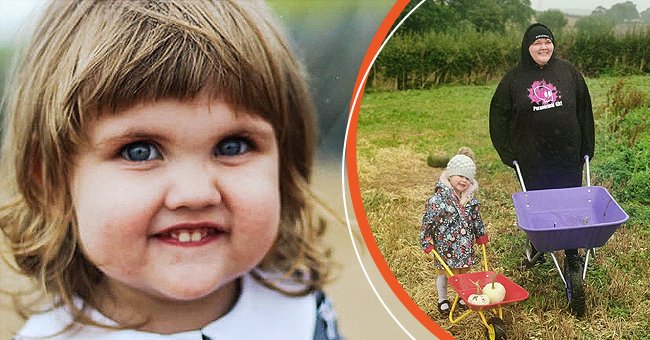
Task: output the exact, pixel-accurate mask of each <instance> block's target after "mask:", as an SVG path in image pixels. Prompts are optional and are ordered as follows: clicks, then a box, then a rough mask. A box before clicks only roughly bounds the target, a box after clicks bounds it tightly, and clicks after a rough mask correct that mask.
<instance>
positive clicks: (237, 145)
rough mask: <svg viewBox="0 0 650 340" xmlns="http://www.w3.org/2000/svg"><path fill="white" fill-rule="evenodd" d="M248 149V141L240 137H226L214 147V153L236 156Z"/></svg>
mask: <svg viewBox="0 0 650 340" xmlns="http://www.w3.org/2000/svg"><path fill="white" fill-rule="evenodd" d="M249 150H250V143H249V142H248V141H247V140H246V139H244V138H240V137H232V138H227V139H225V140H223V141H221V142H219V144H217V146H216V147H215V150H214V154H215V155H216V156H237V155H241V154H244V153H246V152H248V151H249Z"/></svg>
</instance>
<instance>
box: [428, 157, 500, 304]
mask: <svg viewBox="0 0 650 340" xmlns="http://www.w3.org/2000/svg"><path fill="white" fill-rule="evenodd" d="M458 153H459V154H457V155H456V156H454V157H452V158H451V159H450V160H449V163H448V164H447V168H446V170H445V171H443V172H442V174H441V175H440V180H439V181H438V183H437V184H436V189H435V193H434V194H433V196H431V198H429V200H428V201H427V204H426V206H425V212H424V216H423V217H422V228H421V229H420V243H421V246H422V249H423V250H424V251H425V252H426V253H429V252H431V250H432V249H434V248H435V250H436V252H438V254H439V255H440V256H441V257H442V258H443V259H444V261H445V262H446V264H447V265H448V266H449V267H450V269H451V271H452V272H453V273H454V275H456V274H464V273H467V272H468V271H469V269H470V266H472V265H474V264H475V263H476V259H475V256H474V247H473V246H474V243H475V242H476V243H477V244H485V243H486V242H487V241H488V238H487V234H486V233H485V227H484V225H483V221H482V220H481V214H480V212H479V202H478V200H477V199H476V197H474V194H475V193H476V191H477V190H478V182H477V181H476V179H475V178H474V177H475V175H476V166H475V165H474V161H473V155H474V152H473V151H472V150H471V149H470V148H467V147H462V148H460V149H459V151H458ZM468 155H469V156H468ZM436 274H437V278H436V288H437V290H438V311H439V312H440V313H441V315H442V316H443V317H447V316H448V315H449V311H450V309H451V304H450V302H449V300H448V299H447V275H446V274H447V273H446V271H445V270H444V269H443V267H442V265H441V264H440V263H438V262H437V261H436ZM461 303H462V300H461Z"/></svg>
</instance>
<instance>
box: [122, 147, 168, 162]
mask: <svg viewBox="0 0 650 340" xmlns="http://www.w3.org/2000/svg"><path fill="white" fill-rule="evenodd" d="M120 156H122V157H123V158H125V159H126V160H129V161H133V162H143V161H150V160H154V159H158V158H160V151H158V149H157V148H156V146H155V145H153V144H152V143H149V142H135V143H131V144H128V145H126V146H125V147H124V148H122V150H120Z"/></svg>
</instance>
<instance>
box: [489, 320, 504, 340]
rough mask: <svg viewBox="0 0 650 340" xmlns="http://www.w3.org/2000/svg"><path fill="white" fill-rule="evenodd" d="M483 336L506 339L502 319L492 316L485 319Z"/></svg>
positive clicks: (491, 338)
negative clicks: (485, 326)
mask: <svg viewBox="0 0 650 340" xmlns="http://www.w3.org/2000/svg"><path fill="white" fill-rule="evenodd" d="M487 324H488V327H487V328H486V329H485V336H486V337H487V338H488V339H489V340H506V325H505V323H503V320H501V319H500V318H498V317H496V316H494V317H491V318H490V319H489V320H488V321H487Z"/></svg>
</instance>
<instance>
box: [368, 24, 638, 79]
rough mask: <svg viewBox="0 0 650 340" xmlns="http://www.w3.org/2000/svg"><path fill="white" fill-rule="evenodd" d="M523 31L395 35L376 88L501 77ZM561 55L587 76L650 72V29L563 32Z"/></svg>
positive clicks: (380, 62)
mask: <svg viewBox="0 0 650 340" xmlns="http://www.w3.org/2000/svg"><path fill="white" fill-rule="evenodd" d="M520 45H521V33H519V32H518V33H514V32H511V33H506V34H498V33H492V32H488V33H479V32H475V31H464V32H461V33H458V34H449V33H436V32H429V33H424V34H421V35H417V34H406V35H400V36H394V37H393V38H392V39H391V40H390V41H389V42H388V43H387V44H386V46H384V48H383V50H382V51H381V53H380V54H379V57H378V58H377V60H376V62H375V64H374V66H373V70H372V74H371V77H370V79H369V84H368V86H369V87H370V88H373V87H375V88H392V89H398V90H401V89H414V88H427V87H430V86H434V85H441V84H449V83H463V84H481V83H485V82H486V81H488V80H491V79H498V78H500V77H502V76H503V74H504V73H505V72H506V71H507V70H508V69H509V68H511V67H512V66H514V65H515V64H516V63H517V62H518V61H519V58H520V57H519V56H520ZM557 53H558V55H559V56H560V57H562V58H564V59H567V60H569V61H571V62H572V63H574V64H575V65H576V66H577V67H578V69H579V70H581V71H582V72H583V73H585V74H586V75H587V76H598V75H601V74H610V75H613V74H616V75H621V74H642V73H650V31H646V32H645V33H636V34H628V35H623V36H615V35H613V34H608V33H603V34H591V35H589V36H586V35H577V34H567V35H565V36H563V37H561V42H560V45H559V46H558V47H557Z"/></svg>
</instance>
